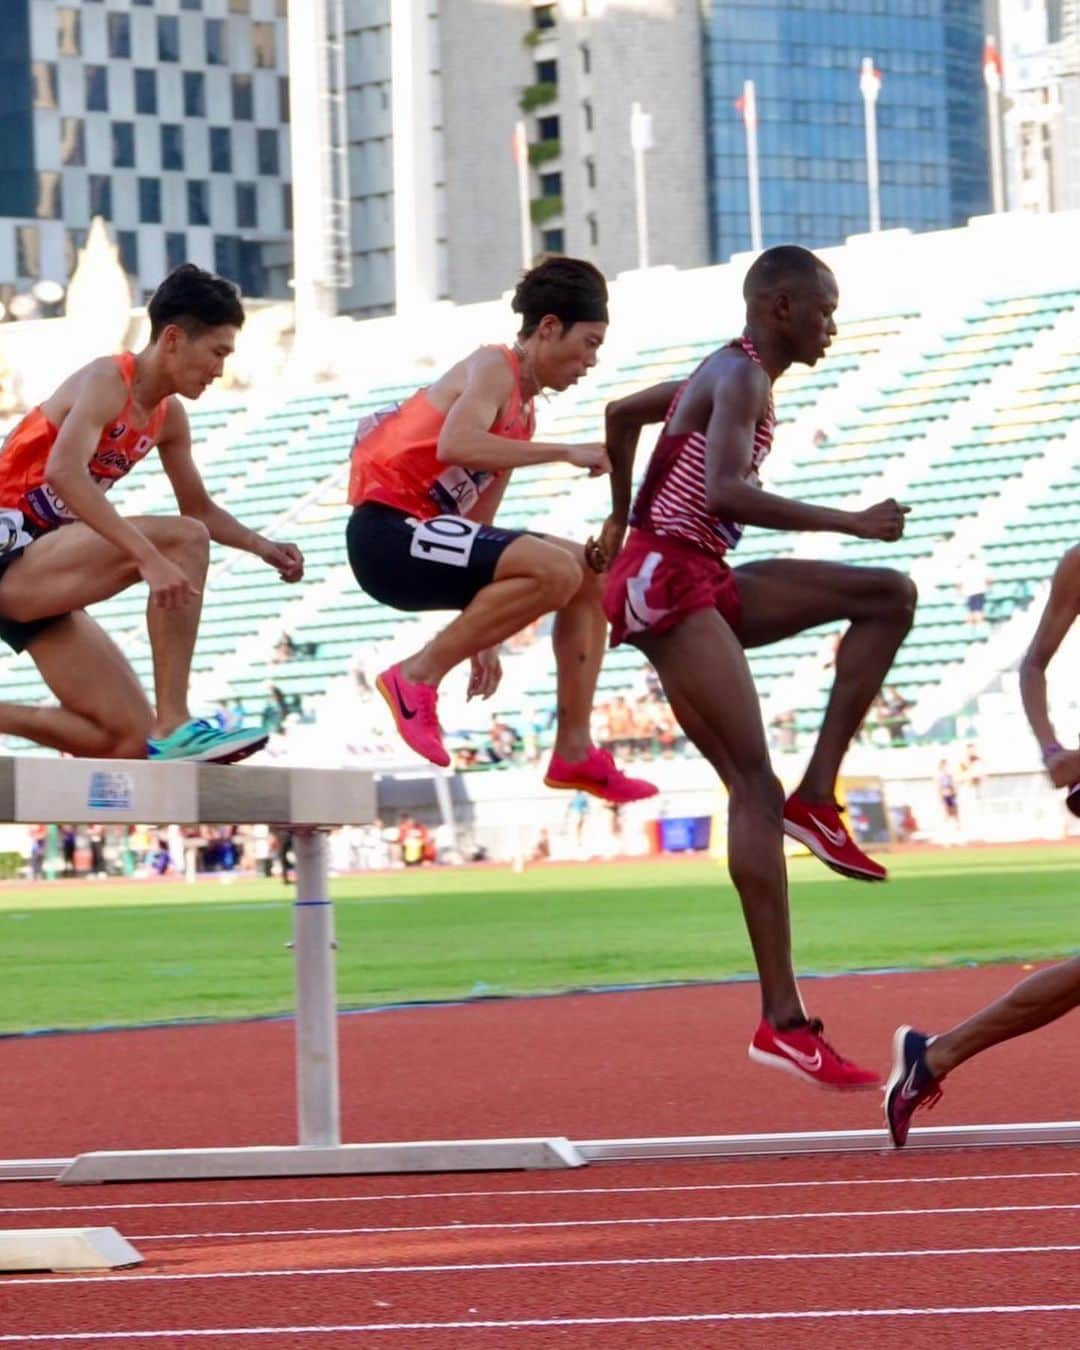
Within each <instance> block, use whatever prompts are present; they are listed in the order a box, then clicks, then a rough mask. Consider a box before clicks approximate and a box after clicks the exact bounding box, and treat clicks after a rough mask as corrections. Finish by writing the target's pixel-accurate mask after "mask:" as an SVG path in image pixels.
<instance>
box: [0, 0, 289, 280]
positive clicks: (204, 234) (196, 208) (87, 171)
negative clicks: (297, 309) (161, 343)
mask: <svg viewBox="0 0 1080 1350" xmlns="http://www.w3.org/2000/svg"><path fill="white" fill-rule="evenodd" d="M285 15H286V0H107V3H105V0H81V3H76V2H75V0H72V2H71V3H67V4H65V3H61V2H60V0H4V4H3V24H4V38H3V44H2V50H0V80H2V88H3V91H4V92H3V106H4V116H3V118H2V119H0V296H4V298H10V296H11V294H12V293H13V292H14V291H16V290H22V289H25V288H27V287H28V286H30V285H32V284H33V283H34V282H35V281H39V280H53V281H58V282H61V283H64V282H65V281H66V280H67V278H68V277H69V276H70V274H71V271H72V270H73V267H74V262H75V254H76V251H77V249H78V248H79V247H80V246H81V244H82V242H83V240H84V239H85V236H86V232H87V229H88V228H89V225H90V221H91V219H92V218H93V217H95V216H101V217H103V218H104V219H105V220H106V221H108V222H109V223H110V229H111V230H112V232H113V233H114V236H115V238H116V241H117V243H118V245H119V248H120V254H121V257H122V259H123V262H124V266H125V269H126V271H127V272H128V273H129V275H130V276H131V278H132V280H133V283H134V288H135V291H136V293H137V295H139V296H140V297H141V295H142V294H143V293H145V292H147V291H149V290H151V289H152V288H153V287H154V286H155V285H156V284H157V282H158V281H160V279H161V277H162V275H163V274H164V273H165V271H167V270H168V268H170V267H172V266H174V265H175V264H177V263H179V262H183V261H191V262H196V263H199V264H200V265H202V266H204V267H209V268H213V269H215V270H216V271H219V272H222V273H224V274H225V275H227V276H229V277H231V278H232V279H233V280H235V281H236V282H237V283H238V284H239V285H240V286H241V288H242V290H243V291H244V293H245V294H246V295H251V296H260V295H268V294H278V295H286V294H288V292H287V290H286V282H287V279H288V277H287V272H286V270H285V269H278V270H276V271H270V270H268V267H267V247H268V246H270V245H273V244H275V243H276V244H278V245H279V247H280V244H281V243H282V242H283V241H285V240H287V238H288V233H289V215H290V201H289V186H288V185H289V177H290V175H289V137H288V126H287V122H288V79H287V75H286V71H287V63H288V53H287V47H288V44H287V40H286V30H285Z"/></svg>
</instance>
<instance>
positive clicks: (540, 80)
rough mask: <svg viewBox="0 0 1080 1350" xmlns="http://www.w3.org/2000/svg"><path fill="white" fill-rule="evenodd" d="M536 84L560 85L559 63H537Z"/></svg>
mask: <svg viewBox="0 0 1080 1350" xmlns="http://www.w3.org/2000/svg"><path fill="white" fill-rule="evenodd" d="M536 83H537V84H558V83H559V63H558V61H537V63H536Z"/></svg>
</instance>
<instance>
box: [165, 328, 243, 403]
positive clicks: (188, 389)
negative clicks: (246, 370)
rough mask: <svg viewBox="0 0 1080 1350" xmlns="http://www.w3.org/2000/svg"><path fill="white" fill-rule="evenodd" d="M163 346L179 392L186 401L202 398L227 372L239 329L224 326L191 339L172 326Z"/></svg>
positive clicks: (167, 331)
mask: <svg viewBox="0 0 1080 1350" xmlns="http://www.w3.org/2000/svg"><path fill="white" fill-rule="evenodd" d="M161 342H162V343H163V345H164V351H165V357H166V361H167V365H168V370H169V374H170V376H171V377H172V381H173V384H174V385H175V386H176V392H177V393H178V394H183V396H184V397H185V398H198V397H199V395H200V394H202V393H204V392H205V390H206V389H207V388H208V387H209V386H210V385H211V384H213V382H214V381H215V380H216V379H218V378H219V377H220V376H221V373H222V371H223V370H224V369H225V361H226V359H227V358H228V357H229V356H230V355H231V354H232V352H233V350H234V348H235V347H236V329H235V328H234V327H233V326H232V324H221V325H220V326H219V327H217V328H204V329H203V330H202V332H200V333H198V334H196V335H195V336H191V335H190V334H188V333H186V332H185V331H184V330H183V329H182V328H181V327H180V326H179V325H178V324H170V325H169V326H168V328H166V329H165V331H164V333H162V335H161Z"/></svg>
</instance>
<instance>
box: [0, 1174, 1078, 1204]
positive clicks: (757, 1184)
mask: <svg viewBox="0 0 1080 1350" xmlns="http://www.w3.org/2000/svg"><path fill="white" fill-rule="evenodd" d="M1076 1177H1080V1171H1076V1172H976V1173H972V1174H971V1175H969V1176H944V1177H859V1178H855V1179H853V1180H851V1181H835V1180H823V1181H721V1182H706V1183H702V1184H701V1185H696V1186H552V1187H551V1188H550V1189H547V1190H541V1189H538V1188H536V1187H533V1188H531V1189H528V1190H526V1189H524V1188H521V1189H515V1190H504V1191H415V1192H408V1191H402V1192H388V1193H387V1194H385V1195H297V1196H282V1197H280V1198H277V1199H275V1198H273V1197H264V1198H261V1199H257V1200H255V1199H253V1200H139V1201H124V1202H122V1203H109V1202H108V1201H103V1202H102V1203H101V1204H99V1205H85V1204H83V1205H0V1214H67V1213H76V1214H77V1213H83V1212H87V1213H89V1212H94V1213H97V1212H98V1211H101V1210H108V1211H109V1212H110V1213H111V1212H112V1211H114V1210H116V1211H119V1210H128V1209H232V1208H239V1207H242V1206H244V1205H249V1206H252V1207H254V1206H260V1205H262V1206H265V1205H352V1204H375V1203H378V1202H383V1201H408V1200H469V1199H492V1198H493V1199H496V1200H499V1199H502V1198H504V1197H507V1196H513V1197H519V1196H530V1195H534V1196H538V1197H540V1198H543V1199H546V1198H547V1197H548V1196H550V1195H665V1194H666V1195H681V1194H687V1193H690V1192H695V1191H784V1190H794V1189H804V1190H805V1189H814V1188H815V1187H818V1186H820V1187H826V1186H921V1185H932V1186H944V1185H949V1184H955V1183H961V1182H975V1181H1044V1180H1046V1181H1059V1180H1064V1179H1068V1178H1076Z"/></svg>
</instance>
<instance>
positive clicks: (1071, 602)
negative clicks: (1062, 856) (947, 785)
mask: <svg viewBox="0 0 1080 1350" xmlns="http://www.w3.org/2000/svg"><path fill="white" fill-rule="evenodd" d="M1078 613H1080V547H1077V548H1071V549H1070V550H1069V551H1068V553H1066V554H1065V556H1064V557H1063V558H1062V560H1061V561H1060V562H1059V563H1058V565H1057V570H1056V571H1055V573H1054V580H1053V583H1052V585H1051V587H1050V598H1049V599H1048V600H1047V602H1046V608H1045V609H1044V610H1043V612H1042V617H1041V618H1040V620H1039V626H1038V628H1036V630H1035V636H1034V637H1033V638H1032V640H1031V646H1030V647H1029V648H1028V649H1027V652H1026V653H1025V654H1024V659H1023V660H1022V661H1021V662H1020V697H1021V698H1022V699H1023V702H1024V712H1025V713H1026V714H1027V719H1028V722H1029V723H1030V725H1031V730H1032V731H1033V732H1034V733H1035V739H1036V740H1037V741H1038V742H1039V745H1040V746H1042V748H1043V752H1044V755H1045V758H1046V767H1047V770H1048V771H1049V772H1050V776H1051V777H1052V778H1053V779H1054V781H1055V782H1057V777H1058V775H1057V774H1055V772H1054V769H1055V768H1056V767H1057V766H1056V763H1055V761H1056V760H1057V759H1058V757H1059V756H1065V757H1067V758H1068V759H1069V760H1075V759H1077V757H1078V754H1080V752H1077V751H1068V750H1057V751H1055V750H1054V749H1053V747H1055V746H1057V744H1058V740H1057V736H1056V734H1055V732H1054V726H1053V723H1052V721H1051V719H1050V710H1049V706H1048V702H1047V697H1046V669H1047V666H1049V664H1050V662H1051V660H1052V659H1053V657H1054V655H1055V653H1056V652H1057V650H1058V648H1059V647H1060V646H1061V644H1062V642H1063V641H1064V639H1065V634H1066V633H1067V632H1068V631H1069V629H1070V628H1071V627H1072V625H1073V623H1074V622H1075V620H1076V616H1077V614H1078ZM1048 749H1049V751H1050V753H1049V754H1047V753H1046V752H1047V750H1048ZM1061 767H1062V782H1061V783H1059V784H1058V786H1059V787H1061V786H1067V785H1068V783H1069V781H1070V779H1069V773H1068V772H1067V770H1068V768H1069V766H1068V765H1062V766H1061ZM1072 767H1076V766H1072ZM1071 781H1076V780H1075V778H1073V779H1072V780H1071Z"/></svg>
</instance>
